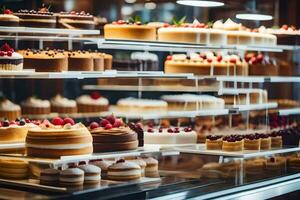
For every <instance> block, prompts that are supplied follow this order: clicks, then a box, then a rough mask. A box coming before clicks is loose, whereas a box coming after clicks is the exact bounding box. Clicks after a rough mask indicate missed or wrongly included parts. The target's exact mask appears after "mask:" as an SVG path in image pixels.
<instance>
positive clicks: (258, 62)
mask: <svg viewBox="0 0 300 200" xmlns="http://www.w3.org/2000/svg"><path fill="white" fill-rule="evenodd" d="M245 60H246V61H247V62H248V64H249V75H251V76H278V75H279V70H280V67H279V66H278V63H277V62H276V60H275V59H273V58H270V57H268V56H265V55H264V54H262V53H258V54H257V53H248V54H246V55H245Z"/></svg>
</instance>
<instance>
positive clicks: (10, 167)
mask: <svg viewBox="0 0 300 200" xmlns="http://www.w3.org/2000/svg"><path fill="white" fill-rule="evenodd" d="M28 175H29V170H28V162H26V161H23V160H14V159H2V158H1V159H0V177H1V178H4V179H26V178H27V177H28Z"/></svg>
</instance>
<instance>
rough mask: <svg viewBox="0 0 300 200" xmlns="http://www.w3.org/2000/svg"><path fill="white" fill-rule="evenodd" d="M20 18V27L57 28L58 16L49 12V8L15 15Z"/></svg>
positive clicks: (24, 11)
mask: <svg viewBox="0 0 300 200" xmlns="http://www.w3.org/2000/svg"><path fill="white" fill-rule="evenodd" d="M14 15H15V16H18V17H19V18H20V26H27V27H38V28H55V27H56V16H54V15H53V13H52V12H49V10H48V8H45V7H44V8H40V9H39V10H38V11H36V10H19V11H18V12H16V13H14Z"/></svg>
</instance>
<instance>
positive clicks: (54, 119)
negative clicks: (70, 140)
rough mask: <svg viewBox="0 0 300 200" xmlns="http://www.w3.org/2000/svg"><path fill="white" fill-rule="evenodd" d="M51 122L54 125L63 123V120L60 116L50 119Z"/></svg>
mask: <svg viewBox="0 0 300 200" xmlns="http://www.w3.org/2000/svg"><path fill="white" fill-rule="evenodd" d="M51 123H52V124H53V125H55V126H62V125H64V120H63V119H62V118H60V117H55V118H53V119H52V121H51Z"/></svg>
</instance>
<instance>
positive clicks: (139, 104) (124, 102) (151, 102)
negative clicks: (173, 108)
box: [116, 97, 168, 114]
mask: <svg viewBox="0 0 300 200" xmlns="http://www.w3.org/2000/svg"><path fill="white" fill-rule="evenodd" d="M167 109H168V104H167V102H165V101H163V100H155V99H137V98H133V97H128V98H124V99H119V100H118V102H117V108H116V110H117V111H118V112H122V113H146V114H150V113H157V112H158V113H164V112H167Z"/></svg>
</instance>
